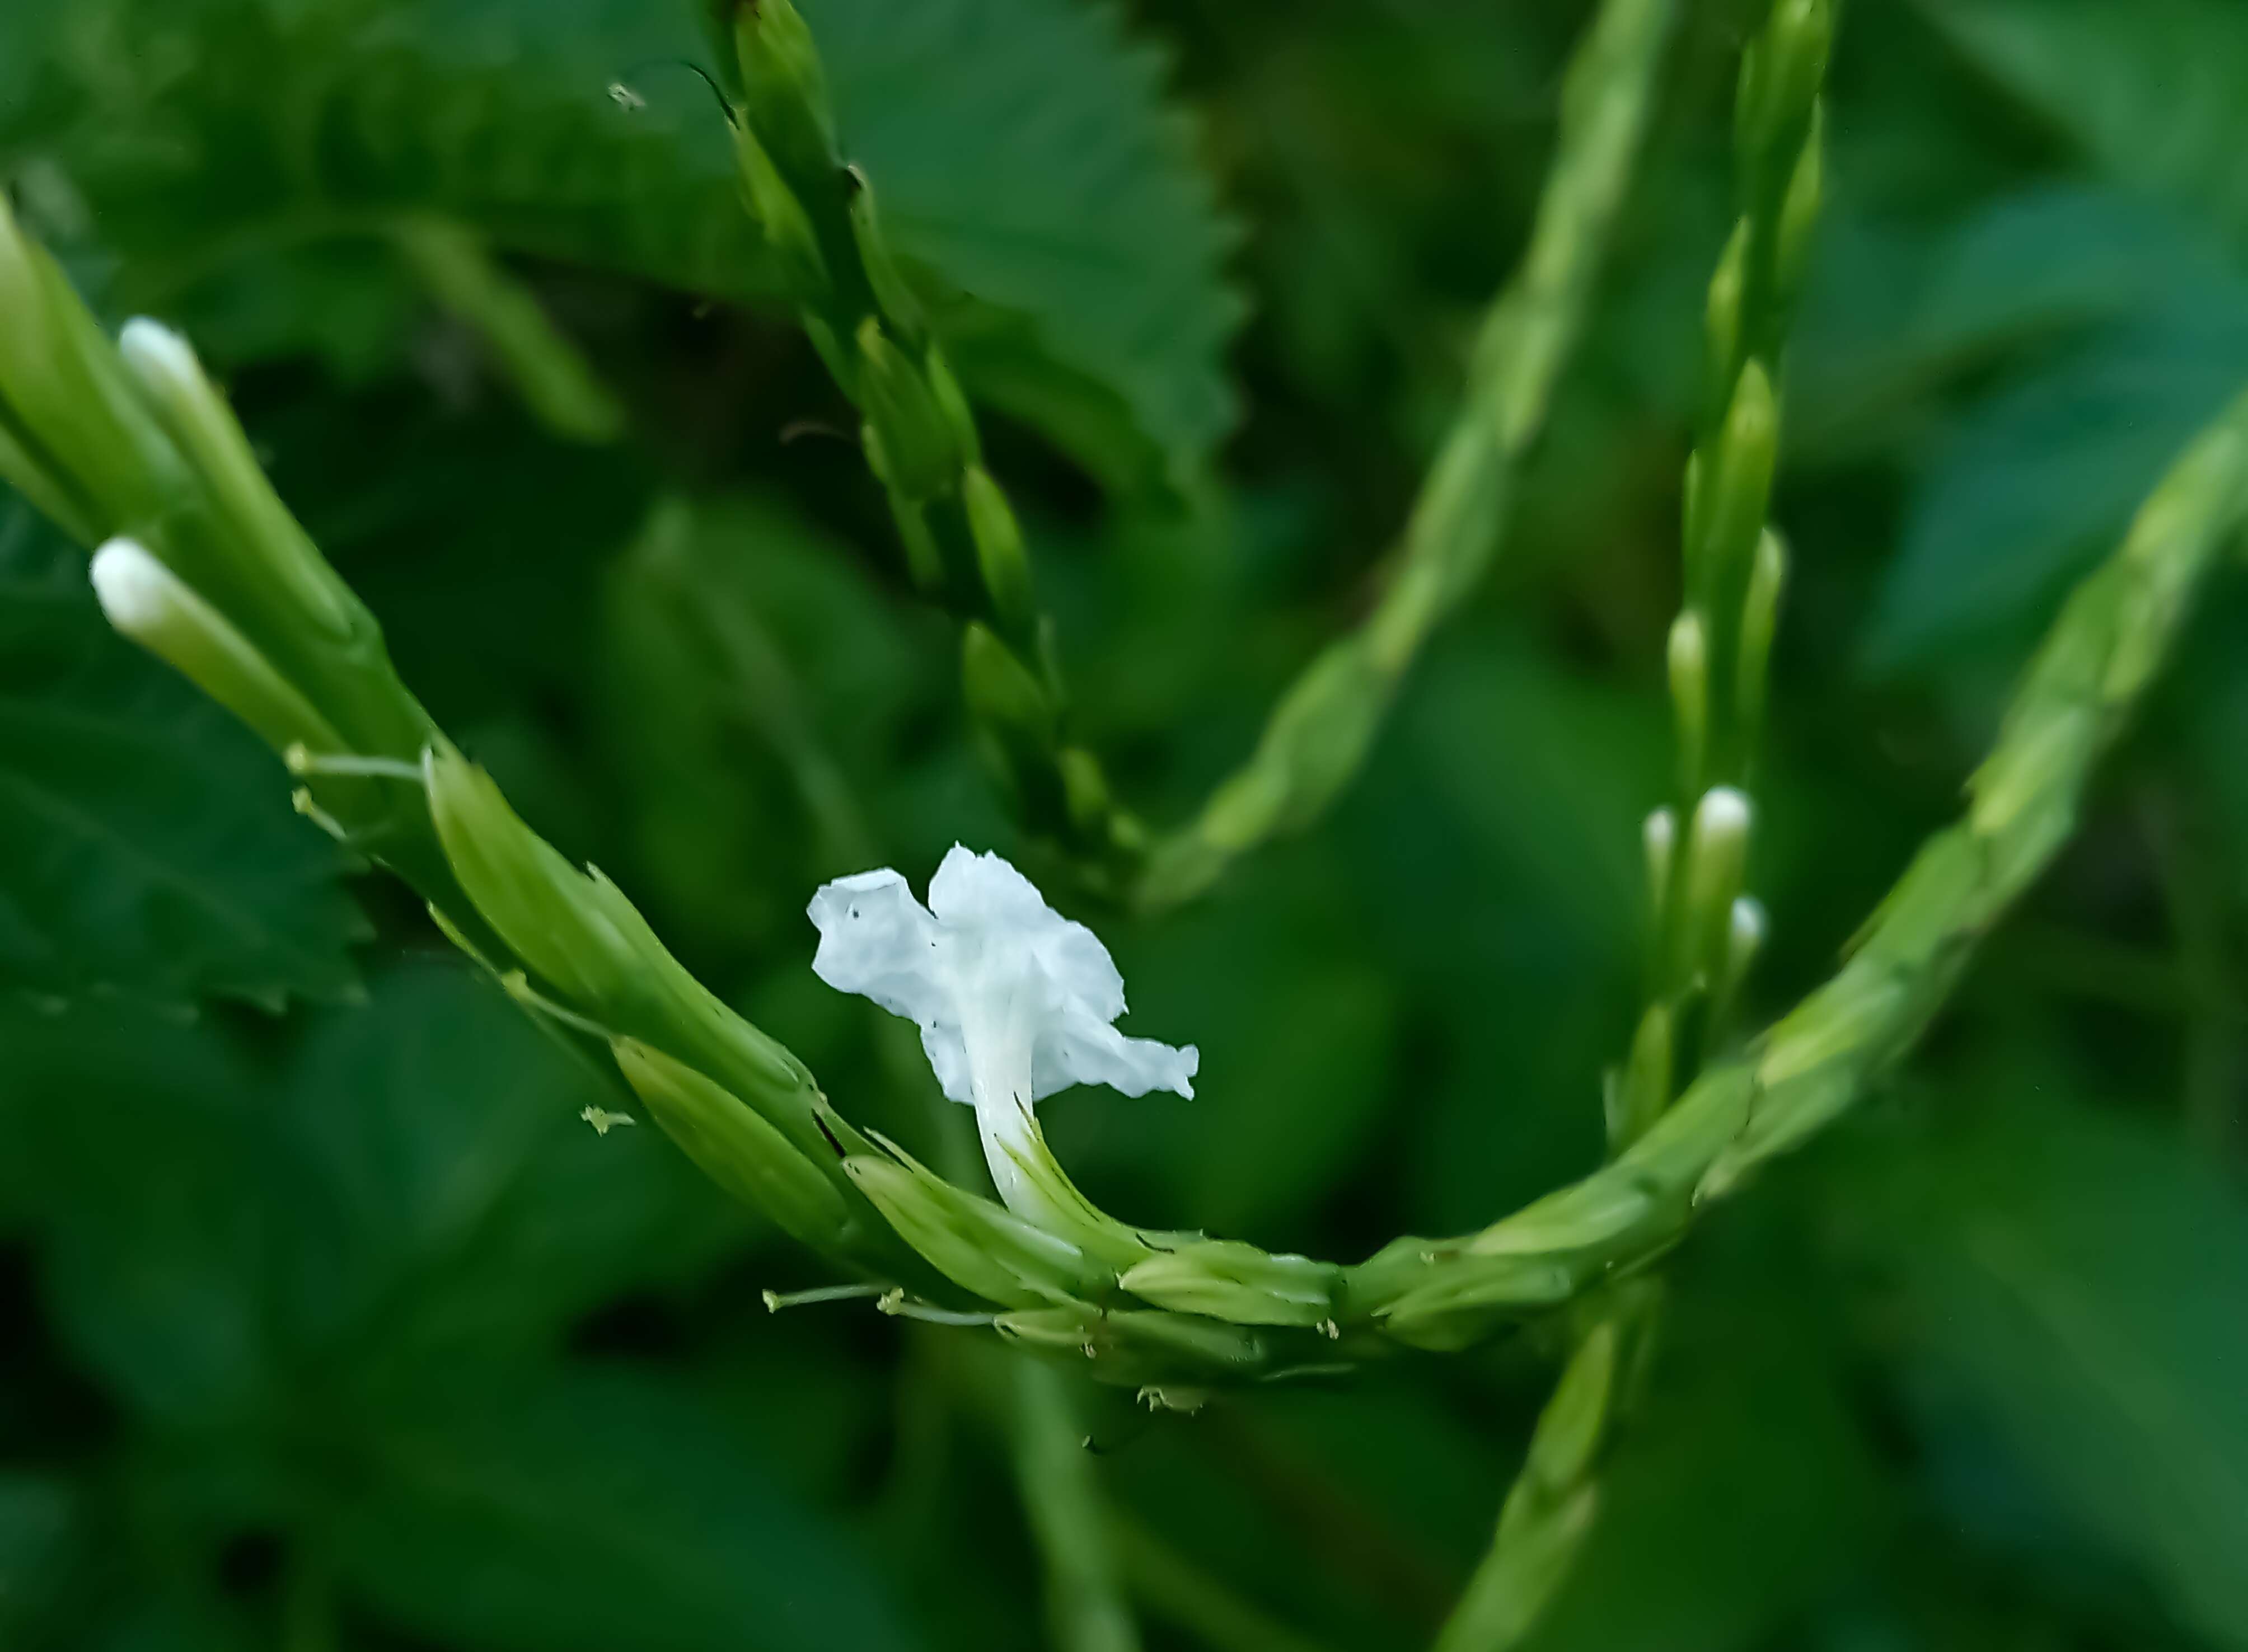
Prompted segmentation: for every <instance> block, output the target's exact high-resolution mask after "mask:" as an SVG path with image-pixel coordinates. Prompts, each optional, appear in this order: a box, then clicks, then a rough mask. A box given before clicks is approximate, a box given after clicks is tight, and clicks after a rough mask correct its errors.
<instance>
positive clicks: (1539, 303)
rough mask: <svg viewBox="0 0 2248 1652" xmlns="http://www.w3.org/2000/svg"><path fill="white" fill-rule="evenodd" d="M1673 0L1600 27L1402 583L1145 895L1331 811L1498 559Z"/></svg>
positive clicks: (1328, 665)
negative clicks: (1395, 704)
mask: <svg viewBox="0 0 2248 1652" xmlns="http://www.w3.org/2000/svg"><path fill="white" fill-rule="evenodd" d="M1676 12H1677V6H1676V0H1607V3H1605V4H1604V5H1603V6H1602V7H1601V9H1600V15H1599V16H1598V17H1596V18H1595V19H1594V20H1593V24H1592V26H1591V28H1590V29H1589V30H1588V31H1587V32H1586V35H1585V37H1584V39H1583V42H1582V43H1581V44H1580V45H1579V46H1578V48H1577V51H1576V54H1575V56H1574V57H1573V58H1572V59H1571V61H1570V65H1569V68H1568V71H1567V73H1566V78H1565V79H1564V82H1563V92H1562V99H1561V126H1560V133H1559V140H1558V145H1557V147H1556V150H1555V154H1554V158H1553V163H1552V168H1551V170H1550V171H1549V172H1548V173H1547V174H1546V187H1545V191H1544V194H1543V195H1542V196H1541V197H1540V199H1539V204H1538V212H1537V217H1536V220H1535V222H1534V223H1533V224H1532V229H1531V234H1530V242H1529V245H1528V247H1527V248H1526V249H1525V250H1524V252H1523V256H1522V261H1521V263H1519V264H1518V266H1517V268H1516V270H1515V273H1514V275H1513V276H1512V277H1511V279H1510V281H1509V282H1508V283H1507V285H1506V287H1505V289H1504V290H1503V291H1502V292H1501V293H1500V294H1499V295H1498V298H1497V299H1496V300H1495V301H1494V302H1493V304H1492V305H1491V310H1490V311H1489V313H1488V314H1487V315H1486V316H1485V317H1484V323H1483V326H1482V330H1481V331H1480V333H1479V335H1478V337H1477V343H1476V347H1475V351H1474V354H1473V357H1472V358H1471V360H1470V365H1469V376H1468V386H1467V392H1466V395H1465V397H1464V398H1463V402H1462V405H1461V408H1460V412H1459V414H1458V416H1457V417H1456V420H1454V422H1453V425H1452V428H1451V430H1450V433H1448V434H1447V435H1446V436H1445V438H1444V440H1443V445H1442V446H1441V447H1439V448H1438V450H1437V454H1436V461H1435V463H1434V464H1433V465H1431V466H1430V468H1429V474H1428V477H1427V479H1426V480H1425V481H1423V482H1422V488H1421V492H1420V495H1419V497H1418V498H1417V499H1416V500H1415V502H1414V505H1413V509H1412V514H1411V515H1410V516H1409V517H1408V519H1407V521H1406V524H1405V530H1404V536H1403V539H1402V543H1400V545H1399V547H1398V549H1397V553H1396V561H1395V570H1394V572H1393V573H1392V575H1391V577H1390V579H1389V581H1388V584H1387V586H1386V587H1385V589H1384V590H1383V591H1382V594H1381V598H1380V600H1379V601H1378V602H1377V603H1376V604H1375V605H1374V611H1373V612H1372V613H1371V614H1370V615H1368V616H1367V619H1366V621H1365V623H1364V624H1362V625H1360V627H1359V628H1358V629H1357V630H1356V631H1353V632H1352V633H1351V634H1350V635H1348V636H1347V637H1344V638H1340V639H1339V640H1337V641H1335V642H1333V643H1332V644H1330V645H1328V646H1327V647H1326V650H1325V651H1324V652H1321V653H1320V654H1319V658H1318V659H1314V660H1313V661H1312V663H1311V665H1310V666H1307V667H1306V669H1305V670H1304V672H1302V673H1301V674H1300V675H1299V677H1298V678H1297V679H1296V681H1295V683H1294V684H1293V685H1292V686H1291V687H1290V688H1289V689H1288V690H1287V691H1286V692H1285V693H1283V694H1282V695H1281V697H1280V700H1279V703H1278V705H1277V706H1276V707H1274V708H1273V711H1272V714H1271V719H1270V720H1268V721H1267V722H1266V724H1265V733H1264V735H1263V737H1262V738H1261V739H1260V740H1259V741H1258V747H1257V749H1256V751H1255V753H1254V754H1252V755H1251V757H1250V759H1249V761H1247V762H1246V763H1244V765H1243V766H1242V767H1241V768H1239V769H1238V770H1237V771H1236V772H1235V773H1234V774H1233V775H1231V777H1230V778H1229V779H1227V780H1226V781H1225V782H1223V783H1222V784H1221V785H1220V786H1219V787H1218V788H1217V790H1216V791H1215V792H1214V793H1212V794H1211V795H1210V800H1209V802H1207V803H1206V804H1205V805H1204V806H1203V809H1202V811H1201V813H1200V814H1198V815H1197V816H1196V817H1195V818H1194V819H1193V820H1191V821H1190V822H1189V823H1187V824H1186V825H1184V826H1182V827H1181V828H1179V829H1176V830H1175V831H1173V832H1170V833H1168V834H1166V835H1165V836H1163V837H1162V838H1161V839H1160V840H1159V841H1158V842H1157V843H1155V845H1154V846H1153V848H1152V849H1151V850H1149V853H1148V859H1147V864H1146V867H1145V870H1144V871H1143V872H1142V873H1141V876H1140V877H1139V878H1138V880H1137V882H1136V883H1135V884H1134V886H1133V888H1132V890H1131V891H1130V894H1131V898H1132V900H1133V902H1134V904H1135V905H1138V906H1140V907H1141V908H1144V909H1161V908H1164V907H1169V906H1175V905H1179V904H1181V903H1182V902H1184V901H1188V900H1191V899H1192V898H1195V897H1196V896H1197V895H1199V894H1201V893H1202V892H1203V891H1205V890H1207V889H1208V888H1209V887H1210V885H1211V884H1213V883H1215V882H1217V879H1218V878H1219V877H1221V876H1222V875H1223V873H1224V871H1225V870H1226V869H1227V867H1229V866H1230V865H1231V864H1233V862H1234V861H1235V860H1237V859H1238V858H1239V857H1241V856H1243V855H1244V854H1246V853H1248V852H1249V851H1251V850H1253V849H1255V848H1257V847H1258V845H1259V844H1261V843H1265V842H1266V841H1268V840H1269V839H1271V838H1272V837H1275V836H1279V835H1281V834H1283V833H1285V832H1289V831H1293V830H1297V829H1301V828H1302V827H1304V826H1306V825H1307V824H1309V823H1311V822H1312V820H1313V819H1315V818H1316V817H1317V816H1319V814H1321V813H1322V812H1323V811H1324V810H1325V809H1326V808H1327V806H1328V805H1329V804H1330V803H1331V802H1333V800H1334V799H1335V797H1336V796H1337V795H1339V794H1340V792H1341V791H1342V789H1343V788H1345V787H1346V786H1347V784H1348V783H1349V782H1350V781H1351V779H1352V778H1353V777H1354V775H1356V774H1357V772H1358V770H1359V768H1360V766H1361V764H1362V763H1363V762H1364V761H1365V758H1366V754H1367V751H1368V750H1369V749H1370V748H1371V747H1372V745H1373V743H1374V736H1375V734H1377V733H1378V732H1379V731H1380V728H1381V722H1382V719H1383V717H1384V716H1385V714H1386V713H1387V711H1388V705H1389V702H1390V700H1391V699H1392V698H1393V697H1394V695H1395V693H1396V690H1397V686H1398V684H1399V682H1400V681H1401V680H1402V678H1403V676H1404V674H1405V672H1406V670H1407V668H1408V666H1410V665H1411V664H1412V662H1413V660H1414V659H1415V656H1416V655H1417V654H1418V653H1419V652H1420V649H1421V646H1422V644H1423V643H1424V642H1425V641H1426V640H1427V639H1428V637H1429V633H1430V632H1431V631H1434V630H1435V629H1436V626H1437V625H1440V624H1442V623H1443V620H1445V619H1446V618H1449V617H1450V615H1451V614H1452V613H1453V612H1455V611H1456V610H1457V609H1458V608H1459V606H1460V604H1462V603H1463V602H1464V601H1465V600H1466V599H1467V597H1468V596H1469V595H1470V593H1471V592H1472V591H1473V590H1475V589H1476V587H1477V584H1478V583H1479V582H1480V580H1481V578H1482V577H1483V574H1484V570H1486V569H1487V568H1488V567H1489V566H1490V564H1491V559H1492V557H1493V556H1495V555H1496V554H1497V553H1498V549H1499V546H1500V544H1501V543H1502V541H1503V538H1504V532H1505V528H1506V523H1507V520H1508V516H1509V514H1510V511H1511V507H1512V504H1513V500H1514V495H1515V492H1516V488H1517V483H1518V477H1519V474H1520V472H1521V469H1522V466H1523V463H1524V461H1525V459H1526V457H1527V456H1528V454H1529V452H1530V449H1531V447H1532V444H1533V443H1534V442H1535V441H1536V440H1537V437H1538V434H1539V431H1541V430H1542V429H1543V428H1544V427H1545V421H1546V409H1547V407H1548V406H1549V405H1550V404H1551V402H1552V397H1553V390H1554V386H1556V384H1558V383H1559V379H1560V376H1561V371H1562V368H1563V367H1564V366H1565V365H1566V363H1567V361H1568V358H1569V355H1570V353H1571V352H1572V350H1573V348H1574V346H1575V344H1576V341H1577V337H1578V335H1579V333H1580V331H1581V329H1582V325H1583V321H1584V316H1585V311H1586V310H1587V307H1588V306H1589V304H1590V303H1591V300H1592V295H1593V288H1594V285H1595V283H1596V282H1597V280H1598V277H1599V275H1600V268H1601V265H1602V263H1604V261H1605V259H1606V256H1607V248H1608V243H1609V241H1610V239H1611V237H1612V236H1613V233H1614V228H1615V222H1616V219H1617V216H1618V214H1619V213H1620V211H1621V208H1622V205H1623V201H1624V199H1625V196H1626V195H1627V194H1628V191H1629V188H1630V184H1631V177H1632V167H1633V162H1634V160H1635V157H1636V156H1637V154H1638V152H1639V147H1640V140H1641V134H1642V133H1643V132H1644V130H1645V127H1646V125H1647V119H1648V108H1649V106H1650V105H1651V104H1652V102H1653V100H1654V94H1655V82H1656V72H1657V70H1658V69H1659V68H1660V66H1661V65H1662V57H1663V47H1664V45H1665V44H1666V43H1667V42H1668V41H1669V38H1670V32H1671V25H1672V23H1673V21H1674V20H1675V18H1676Z"/></svg>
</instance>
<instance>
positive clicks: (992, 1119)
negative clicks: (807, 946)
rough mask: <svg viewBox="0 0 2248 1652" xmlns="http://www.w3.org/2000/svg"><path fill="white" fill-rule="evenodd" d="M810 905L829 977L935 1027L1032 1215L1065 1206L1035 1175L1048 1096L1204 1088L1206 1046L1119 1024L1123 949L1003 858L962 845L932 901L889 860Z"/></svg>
mask: <svg viewBox="0 0 2248 1652" xmlns="http://www.w3.org/2000/svg"><path fill="white" fill-rule="evenodd" d="M806 911H807V915H808V916H809V917H810V918H811V919H812V923H813V924H814V925H817V926H818V927H819V952H818V954H817V955H816V956H815V957H814V958H813V959H812V970H813V972H814V973H816V974H818V975H819V979H820V980H823V981H826V983H827V984H828V985H829V986H833V987H835V988H837V989H838V990H840V991H842V992H846V993H863V994H864V995H865V996H867V997H868V998H871V999H873V1000H874V1002H876V1003H877V1004H880V1005H881V1007H883V1008H884V1009H886V1010H888V1011H889V1012H890V1013H891V1014H893V1015H902V1016H904V1017H905V1018H906V1019H907V1020H908V1021H913V1022H915V1024H916V1025H918V1026H919V1027H920V1028H921V1043H922V1049H923V1050H924V1051H926V1052H927V1054H928V1055H929V1065H930V1067H932V1068H935V1069H936V1080H937V1082H938V1083H939V1084H940V1085H942V1087H943V1089H944V1093H945V1095H947V1096H949V1097H950V1098H951V1099H952V1100H954V1101H956V1102H966V1103H968V1104H969V1105H970V1106H972V1107H974V1108H975V1109H976V1124H977V1132H978V1134H980V1135H981V1136H982V1137H983V1157H984V1161H985V1162H986V1163H987V1164H990V1167H991V1179H992V1181H993V1182H994V1183H995V1184H997V1187H998V1190H999V1195H1000V1197H1001V1198H1004V1200H1005V1201H1006V1202H1007V1204H1008V1205H1009V1206H1011V1208H1013V1209H1014V1210H1015V1211H1017V1212H1018V1213H1019V1214H1022V1215H1025V1216H1027V1217H1031V1218H1032V1219H1041V1218H1044V1217H1045V1216H1047V1215H1048V1214H1049V1212H1047V1210H1046V1205H1047V1203H1048V1198H1047V1196H1046V1195H1045V1193H1044V1192H1043V1191H1041V1190H1040V1189H1039V1188H1038V1187H1037V1186H1035V1185H1033V1184H1032V1183H1031V1178H1028V1177H1027V1176H1026V1175H1025V1163H1026V1162H1028V1163H1031V1164H1039V1163H1042V1162H1043V1161H1044V1159H1045V1143H1044V1142H1043V1141H1042V1140H1041V1139H1040V1137H1039V1136H1038V1126H1037V1124H1036V1123H1035V1122H1034V1120H1033V1117H1032V1114H1031V1108H1032V1106H1033V1105H1034V1104H1035V1103H1036V1102H1039V1101H1042V1100H1044V1099H1045V1097H1046V1096H1051V1095H1052V1094H1053V1093H1054V1092H1055V1091H1056V1090H1059V1089H1067V1088H1069V1086H1071V1085H1072V1084H1106V1085H1107V1086H1108V1087H1109V1088H1110V1089H1117V1090H1121V1091H1122V1092H1123V1093H1124V1094H1125V1095H1127V1096H1144V1095H1145V1094H1147V1092H1148V1091H1149V1090H1151V1089H1168V1090H1175V1091H1176V1092H1177V1093H1178V1094H1180V1095H1181V1096H1192V1095H1193V1094H1194V1084H1193V1082H1192V1081H1193V1078H1194V1073H1195V1068H1196V1063H1197V1062H1198V1060H1199V1057H1198V1055H1197V1054H1196V1050H1195V1048H1194V1047H1193V1046H1192V1045H1191V1044H1189V1046H1187V1047H1186V1048H1184V1049H1174V1048H1172V1047H1171V1046H1169V1044H1159V1043H1157V1042H1156V1041H1155V1040H1153V1039H1149V1038H1127V1037H1126V1036H1125V1035H1124V1034H1121V1033H1120V1032H1118V1031H1117V1030H1116V1028H1115V1027H1114V1025H1113V1023H1114V1021H1115V1020H1116V1018H1117V1017H1118V1016H1119V1015H1121V1014H1123V1013H1124V978H1123V977H1122V976H1121V975H1120V974H1118V973H1116V966H1115V965H1114V963H1113V962H1111V961H1110V959H1109V957H1108V949H1107V947H1105V946H1103V945H1101V944H1100V940H1099V939H1098V938H1096V937H1095V936H1094V934H1093V932H1092V931H1091V930H1089V929H1087V928H1086V926H1085V925H1082V924H1074V923H1072V922H1071V921H1070V920H1069V919H1067V918H1064V917H1063V916H1062V915H1061V914H1060V913H1059V912H1057V911H1054V910H1053V908H1052V907H1051V906H1049V905H1046V903H1045V898H1044V897H1043V896H1041V895H1040V894H1039V893H1038V887H1037V885H1036V884H1032V883H1031V880H1030V879H1029V878H1027V877H1024V876H1023V875H1022V873H1020V872H1018V871H1017V870H1015V869H1014V868H1013V867H1012V866H1011V865H1009V864H1007V863H1006V862H1005V861H1004V860H1002V859H1000V858H999V857H998V856H997V855H977V854H975V853H972V852H971V851H970V850H966V849H963V848H962V847H960V845H958V844H954V845H953V847H952V850H951V852H950V853H949V854H948V855H946V856H945V857H944V862H943V864H942V865H940V866H939V867H938V868H937V869H936V877H932V878H931V879H929V905H928V906H927V907H924V906H922V904H921V903H920V902H919V901H917V900H915V898H914V896H913V891H912V890H911V889H910V888H908V886H907V884H906V880H905V879H904V878H903V877H900V876H899V875H898V874H897V873H896V872H894V871H892V870H889V869H888V868H887V867H885V868H883V869H882V870H879V871H872V872H860V873H858V874H856V875H855V876H853V877H839V878H837V879H836V880H835V881H834V882H833V883H832V884H825V885H823V886H822V887H821V889H820V891H819V893H818V894H816V895H814V896H813V897H812V905H811V906H810V907H809V908H807V909H806Z"/></svg>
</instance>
